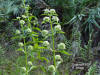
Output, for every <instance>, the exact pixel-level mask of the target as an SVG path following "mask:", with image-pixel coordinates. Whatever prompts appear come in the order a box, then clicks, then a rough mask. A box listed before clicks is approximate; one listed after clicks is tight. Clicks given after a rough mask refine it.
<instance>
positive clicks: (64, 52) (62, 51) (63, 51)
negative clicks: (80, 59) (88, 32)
mask: <svg viewBox="0 0 100 75" xmlns="http://www.w3.org/2000/svg"><path fill="white" fill-rule="evenodd" d="M58 52H60V53H63V54H66V55H72V54H69V53H68V52H66V51H65V50H61V51H58Z"/></svg>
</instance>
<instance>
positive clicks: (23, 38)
mask: <svg viewBox="0 0 100 75" xmlns="http://www.w3.org/2000/svg"><path fill="white" fill-rule="evenodd" d="M21 30H22V32H23V34H24V31H23V30H24V28H23V25H22V24H21ZM24 35H25V34H24ZM23 40H24V51H25V64H26V75H28V65H27V57H28V56H27V49H26V42H25V37H23Z"/></svg>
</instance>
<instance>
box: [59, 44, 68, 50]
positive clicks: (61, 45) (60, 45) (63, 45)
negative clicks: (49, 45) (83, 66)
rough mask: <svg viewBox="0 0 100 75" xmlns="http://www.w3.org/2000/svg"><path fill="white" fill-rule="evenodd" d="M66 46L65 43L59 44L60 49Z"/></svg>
mask: <svg viewBox="0 0 100 75" xmlns="http://www.w3.org/2000/svg"><path fill="white" fill-rule="evenodd" d="M65 47H66V46H65V44H64V43H60V44H58V49H66V48H65Z"/></svg>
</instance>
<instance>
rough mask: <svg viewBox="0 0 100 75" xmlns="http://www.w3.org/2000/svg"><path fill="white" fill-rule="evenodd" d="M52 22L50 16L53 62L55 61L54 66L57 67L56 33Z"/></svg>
mask: <svg viewBox="0 0 100 75" xmlns="http://www.w3.org/2000/svg"><path fill="white" fill-rule="evenodd" d="M52 24H53V23H52V21H51V16H50V26H51V32H52V43H53V61H54V66H55V67H56V60H55V43H54V31H53V27H52Z"/></svg>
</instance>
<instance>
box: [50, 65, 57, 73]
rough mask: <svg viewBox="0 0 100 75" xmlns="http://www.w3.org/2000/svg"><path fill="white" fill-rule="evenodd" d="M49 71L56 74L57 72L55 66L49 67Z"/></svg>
mask: <svg viewBox="0 0 100 75" xmlns="http://www.w3.org/2000/svg"><path fill="white" fill-rule="evenodd" d="M48 70H49V71H50V72H55V71H56V69H55V67H54V65H50V66H48Z"/></svg>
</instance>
